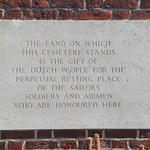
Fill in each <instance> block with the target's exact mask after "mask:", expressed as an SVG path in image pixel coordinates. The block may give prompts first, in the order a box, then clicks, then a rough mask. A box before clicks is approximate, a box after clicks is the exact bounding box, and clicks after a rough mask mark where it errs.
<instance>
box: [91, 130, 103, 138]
mask: <svg viewBox="0 0 150 150" xmlns="http://www.w3.org/2000/svg"><path fill="white" fill-rule="evenodd" d="M95 133H97V134H99V136H100V138H102V130H88V136H89V137H94V134H95Z"/></svg>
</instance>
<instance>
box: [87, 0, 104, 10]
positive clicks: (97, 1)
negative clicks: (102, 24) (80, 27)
mask: <svg viewBox="0 0 150 150" xmlns="http://www.w3.org/2000/svg"><path fill="white" fill-rule="evenodd" d="M101 6H102V0H87V8H100V7H101Z"/></svg>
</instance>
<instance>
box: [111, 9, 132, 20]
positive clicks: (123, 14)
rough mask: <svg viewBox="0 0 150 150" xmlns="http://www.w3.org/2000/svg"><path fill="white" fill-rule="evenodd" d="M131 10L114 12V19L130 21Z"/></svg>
mask: <svg viewBox="0 0 150 150" xmlns="http://www.w3.org/2000/svg"><path fill="white" fill-rule="evenodd" d="M129 18H130V11H129V10H114V19H129Z"/></svg>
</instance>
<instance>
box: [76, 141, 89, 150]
mask: <svg viewBox="0 0 150 150" xmlns="http://www.w3.org/2000/svg"><path fill="white" fill-rule="evenodd" d="M78 143H79V149H88V143H89V142H88V140H79V141H78Z"/></svg>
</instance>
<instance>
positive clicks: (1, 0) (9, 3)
mask: <svg viewBox="0 0 150 150" xmlns="http://www.w3.org/2000/svg"><path fill="white" fill-rule="evenodd" d="M30 6H31V5H30V0H0V7H15V8H28V7H30Z"/></svg>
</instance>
